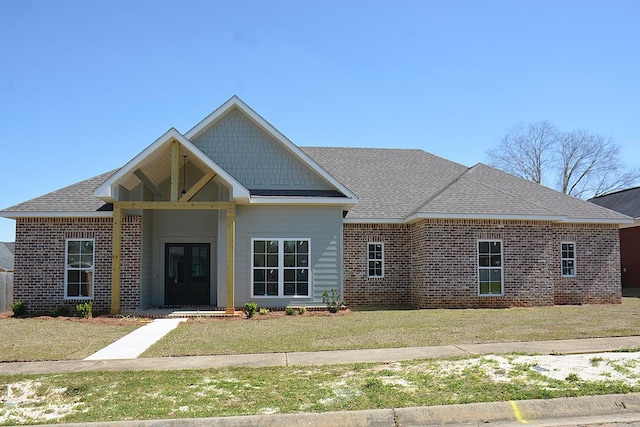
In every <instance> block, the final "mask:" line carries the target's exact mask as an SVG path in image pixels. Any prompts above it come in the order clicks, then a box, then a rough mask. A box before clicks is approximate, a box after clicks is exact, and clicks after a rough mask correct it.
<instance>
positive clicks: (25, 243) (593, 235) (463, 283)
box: [14, 217, 621, 313]
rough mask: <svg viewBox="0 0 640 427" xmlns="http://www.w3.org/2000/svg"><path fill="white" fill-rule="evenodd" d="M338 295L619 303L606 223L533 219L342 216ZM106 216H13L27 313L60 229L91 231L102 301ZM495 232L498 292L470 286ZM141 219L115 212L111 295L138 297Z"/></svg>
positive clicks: (379, 299)
mask: <svg viewBox="0 0 640 427" xmlns="http://www.w3.org/2000/svg"><path fill="white" fill-rule="evenodd" d="M343 229H344V238H343V245H344V261H343V266H344V272H343V277H344V283H343V285H344V286H343V297H344V300H345V301H346V302H347V304H349V305H352V306H364V305H369V306H415V307H417V308H445V307H448V308H458V307H459V308H462V307H477V308H480V307H514V306H545V305H553V304H583V303H620V302H621V286H620V245H619V239H618V229H617V228H616V226H615V225H602V224H557V223H552V222H532V221H504V222H503V221H491V220H423V221H420V222H417V223H414V224H344V227H343ZM111 232H112V220H111V218H20V219H18V220H17V224H16V248H15V253H16V261H15V279H14V280H15V286H14V287H15V289H14V298H15V300H20V301H23V302H26V303H27V304H28V306H29V311H30V312H31V313H40V312H47V311H48V310H49V309H50V308H54V307H57V306H61V305H66V306H69V307H71V308H72V309H74V308H75V305H76V304H77V303H78V302H80V301H79V300H73V299H65V298H64V268H65V265H64V263H65V259H64V258H65V239H67V238H91V239H94V240H95V273H94V298H93V303H94V310H95V311H96V312H107V311H109V310H110V308H111V244H112V239H111ZM479 239H490V240H501V241H502V242H503V247H502V251H503V259H502V265H503V272H504V293H503V295H501V296H479V295H478V272H477V268H478V267H477V263H478V261H477V242H478V240H479ZM141 242H142V219H141V218H140V217H125V218H123V226H122V268H121V289H120V296H121V300H120V304H121V308H122V310H132V309H137V308H139V307H140V272H141V248H142V244H141ZM369 242H382V243H384V263H385V268H384V277H380V278H369V277H368V271H367V244H368V243H369ZM561 242H575V243H576V271H577V275H576V277H562V274H561V266H560V244H561Z"/></svg>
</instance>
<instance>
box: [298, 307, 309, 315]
mask: <svg viewBox="0 0 640 427" xmlns="http://www.w3.org/2000/svg"><path fill="white" fill-rule="evenodd" d="M306 312H307V307H305V306H302V307H300V308H299V309H298V314H299V315H301V316H302V315H303V314H305V313H306Z"/></svg>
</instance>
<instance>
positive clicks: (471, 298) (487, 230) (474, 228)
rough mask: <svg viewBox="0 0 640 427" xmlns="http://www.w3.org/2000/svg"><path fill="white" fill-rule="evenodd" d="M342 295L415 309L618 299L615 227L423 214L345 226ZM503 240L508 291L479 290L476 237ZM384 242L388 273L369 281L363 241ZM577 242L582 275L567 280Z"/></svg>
mask: <svg viewBox="0 0 640 427" xmlns="http://www.w3.org/2000/svg"><path fill="white" fill-rule="evenodd" d="M344 230H345V232H344V246H345V260H344V293H345V300H346V301H347V303H349V304H351V305H392V304H398V305H404V304H410V305H414V306H416V307H418V308H443V307H449V308H462V307H474V308H480V307H487V308H489V307H495V308H498V307H514V306H545V305H553V304H582V303H619V302H620V301H621V289H620V265H619V264H620V263H619V244H618V237H617V233H618V231H617V228H616V227H615V226H614V225H598V224H594V225H585V224H557V223H551V222H533V221H492V220H424V221H421V222H418V223H415V224H413V225H411V226H408V225H370V224H345V226H344ZM481 239H488V240H501V241H502V243H503V247H502V250H503V259H502V265H503V273H504V283H503V289H504V292H503V295H501V296H479V295H478V272H477V268H478V267H477V264H478V261H477V244H478V243H477V242H478V240H481ZM368 241H381V242H385V267H386V268H385V270H386V271H385V278H384V279H369V278H367V271H366V264H367V263H366V244H367V242H368ZM564 241H573V242H576V258H577V260H576V262H577V272H578V274H577V276H576V277H575V278H564V277H562V274H561V268H560V243H561V242H564Z"/></svg>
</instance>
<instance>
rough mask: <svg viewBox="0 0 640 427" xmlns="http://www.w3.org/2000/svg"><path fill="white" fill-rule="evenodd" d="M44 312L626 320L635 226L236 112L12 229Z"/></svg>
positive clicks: (21, 286)
mask: <svg viewBox="0 0 640 427" xmlns="http://www.w3.org/2000/svg"><path fill="white" fill-rule="evenodd" d="M0 215H2V216H4V217H7V218H14V219H15V220H16V263H15V299H16V300H20V301H23V302H26V303H28V305H29V307H30V309H31V310H34V311H39V310H41V311H45V310H47V309H48V308H50V307H52V306H57V305H63V304H69V305H71V304H77V303H78V302H82V301H86V300H92V301H93V304H94V309H95V310H97V311H110V312H111V313H119V312H122V311H131V310H138V309H144V308H147V307H156V306H160V307H162V306H209V307H218V308H221V309H225V310H226V311H227V312H233V310H234V308H235V309H237V308H239V307H242V306H243V305H244V304H245V303H246V302H256V303H258V305H259V306H261V307H285V306H291V305H294V306H307V307H312V306H322V305H323V293H324V292H328V293H331V291H332V290H334V289H335V290H336V291H337V292H338V293H339V294H340V295H341V296H342V298H343V299H344V301H345V302H346V303H347V304H349V305H367V306H375V305H385V306H389V305H402V306H407V305H409V306H414V307H417V308H436V307H438V308H439V307H510V306H539V305H553V304H581V303H619V302H620V301H621V287H620V252H619V251H620V249H619V241H618V225H619V224H625V223H631V222H632V221H633V220H632V219H631V218H629V217H627V216H625V215H622V214H620V213H616V212H613V211H611V210H609V209H605V208H602V207H599V206H596V205H594V204H592V203H588V202H586V201H582V200H578V199H576V198H573V197H570V196H567V195H565V194H562V193H559V192H556V191H553V190H550V189H548V188H545V187H542V186H540V185H537V184H534V183H531V182H529V181H526V180H523V179H520V178H517V177H515V176H512V175H510V174H507V173H504V172H501V171H499V170H496V169H492V168H490V167H488V166H485V165H483V164H477V165H475V166H473V167H466V166H463V165H461V164H457V163H454V162H451V161H449V160H446V159H443V158H440V157H437V156H434V155H432V154H429V153H426V152H424V151H422V150H416V149H370V148H326V147H298V146H297V145H295V144H294V143H293V142H291V141H290V140H289V139H287V138H286V137H285V136H284V135H283V134H282V133H280V132H279V131H278V130H277V129H275V128H274V127H273V126H272V125H271V124H270V123H269V122H267V121H266V120H265V119H263V118H262V117H261V116H260V115H259V114H258V113H256V112H255V111H254V110H252V109H251V108H250V107H249V106H248V105H246V104H245V103H244V102H243V101H241V100H240V99H239V98H237V97H235V96H234V97H232V98H231V99H229V100H228V101H227V102H225V103H224V104H223V105H222V106H220V107H219V108H217V109H216V110H215V111H213V112H212V113H211V114H210V115H208V116H207V117H205V118H204V119H203V120H202V121H201V122H199V123H198V124H196V125H195V126H194V127H193V128H192V129H191V130H189V131H188V132H186V133H184V134H183V133H181V132H179V131H177V130H176V129H174V128H171V129H169V130H168V131H167V132H166V133H165V134H163V135H162V136H160V137H159V138H158V139H157V140H155V141H154V142H153V143H152V144H151V145H149V146H148V147H146V148H144V149H143V150H142V151H141V152H140V154H138V155H137V156H135V157H134V158H133V159H131V160H130V161H129V162H128V163H127V164H125V165H124V166H123V167H122V168H120V169H118V170H115V171H111V172H107V173H104V174H102V175H98V176H96V177H94V178H91V179H88V180H86V181H82V182H79V183H77V184H74V185H71V186H69V187H66V188H63V189H60V190H58V191H54V192H52V193H49V194H46V195H44V196H41V197H38V198H36V199H33V200H30V201H27V202H24V203H21V204H18V205H16V206H13V207H10V208H7V209H4V210H2V211H0Z"/></svg>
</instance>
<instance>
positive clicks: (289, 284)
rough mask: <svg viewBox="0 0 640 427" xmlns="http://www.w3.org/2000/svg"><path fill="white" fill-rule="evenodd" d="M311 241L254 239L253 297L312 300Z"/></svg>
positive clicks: (252, 263) (252, 246) (252, 243)
mask: <svg viewBox="0 0 640 427" xmlns="http://www.w3.org/2000/svg"><path fill="white" fill-rule="evenodd" d="M310 256H311V240H310V239H251V265H252V268H251V296H252V297H309V295H311V293H310V289H311V277H310V276H309V258H310Z"/></svg>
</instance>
